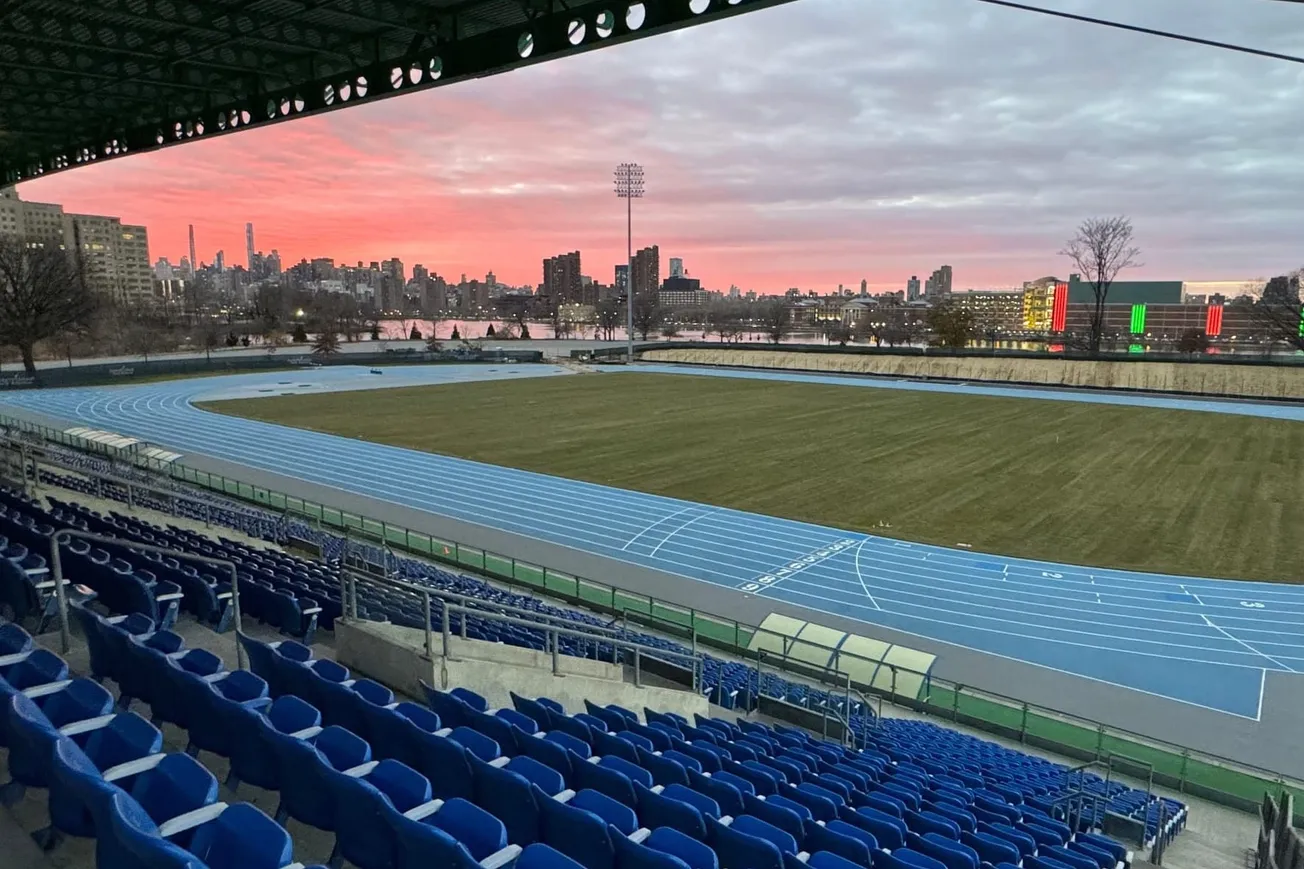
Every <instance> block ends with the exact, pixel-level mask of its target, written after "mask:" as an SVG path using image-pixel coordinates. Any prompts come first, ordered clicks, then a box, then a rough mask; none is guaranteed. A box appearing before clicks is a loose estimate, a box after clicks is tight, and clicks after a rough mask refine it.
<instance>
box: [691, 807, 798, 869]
mask: <svg viewBox="0 0 1304 869" xmlns="http://www.w3.org/2000/svg"><path fill="white" fill-rule="evenodd" d="M744 817H745V816H744ZM706 824H707V827H708V837H709V838H708V841H709V842H710V843H711V847H712V848H714V849H715V853H716V854H717V855H719V857H720V865H722V866H746V867H748V869H782V867H783V854H782V852H780V851H779V848H778V846H776V845H775V844H774V843H773V842H771V841H770V840H768V839H763V838H760V837H758V836H753V835H750V834H748V833H745V832H743V831H742V830H740V829H738V828H737V827H738V823H737V819H735V820H734V823H733V824H731V825H730V826H727V827H726V826H724V825H723V824H721V823H720V822H719V821H716V820H715V819H713V818H712V819H709V820H707V822H706Z"/></svg>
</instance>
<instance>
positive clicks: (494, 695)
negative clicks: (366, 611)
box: [335, 619, 709, 719]
mask: <svg viewBox="0 0 1304 869" xmlns="http://www.w3.org/2000/svg"><path fill="white" fill-rule="evenodd" d="M439 651H440V643H439V641H438V638H437V639H436V646H435V653H436V654H435V658H434V660H426V659H425V658H424V657H423V655H424V653H425V634H424V633H422V632H421V631H420V630H417V629H415V628H403V627H398V626H396V625H391V624H383V623H378V622H355V621H345V620H344V619H337V620H336V622H335V657H336V659H337V660H338V661H339V662H340V663H341V664H344V665H345V666H347V667H349V669H351V670H356V671H357V672H359V673H363V674H365V675H367V676H369V677H371V678H372V679H375V680H376V681H378V682H382V683H384V684H386V685H388V686H390V687H391V688H394V689H395V690H397V691H402V692H403V693H405V694H408V695H410V696H412V697H418V698H420V697H422V696H423V695H422V691H421V682H425V683H426V684H427V685H433V686H434V687H436V688H440V689H443V690H447V689H449V688H454V687H458V686H460V687H463V688H467V689H469V690H471V691H474V692H475V693H477V694H479V695H480V696H482V697H484V698H485V699H486V700H488V701H489V706H490V707H491V708H498V707H504V706H506V707H510V706H511V705H512V700H511V696H510V695H511V694H512V693H515V694H518V695H521V696H524V697H539V696H545V697H551V698H552V699H554V700H556V701H557V702H559V703H561V704H562V706H564V707H565V708H566V711H567V712H571V713H574V712H582V711H584V701H585V700H590V701H592V702H594V703H597V704H598V705H600V706H605V705H606V704H608V703H618V704H620V705H621V706H624V707H625V708H626V709H633V710H635V711H638V710H641V709H642V708H643V707H644V706H647V707H649V708H652V709H656V710H658V711H661V712H677V713H679V714H680V715H683V716H684V717H686V718H689V719H691V718H692V715H693V713H695V712H696V713H700V714H702V715H708V714H709V705H708V704H707V701H706V698H705V697H701V696H698V695H696V694H694V693H693V692H691V691H679V690H675V689H673V688H659V687H650V686H643V687H636V686H634V685H632V684H630V683H628V682H625V681H624V668H623V667H620V666H618V665H613V664H604V663H602V662H600V661H591V660H588V659H585V658H576V657H572V656H570V655H562V656H560V657H559V658H558V665H559V669H560V670H561V675H555V674H553V672H552V656H551V655H546V654H544V653H542V652H535V651H533V650H531V649H523V648H519V647H517V646H507V645H503V644H501V643H488V642H484V641H481V640H463V639H461V638H460V637H455V638H453V641H452V643H450V646H449V658H448V659H447V660H445V659H444V658H442V657H440V656H439Z"/></svg>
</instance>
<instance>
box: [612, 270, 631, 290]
mask: <svg viewBox="0 0 1304 869" xmlns="http://www.w3.org/2000/svg"><path fill="white" fill-rule="evenodd" d="M612 285H613V286H614V287H615V288H616V294H617V295H620V296H623V295H625V291H626V290H627V289H629V263H621V264H620V265H618V266H616V275H615V278H614V280H613V282H612Z"/></svg>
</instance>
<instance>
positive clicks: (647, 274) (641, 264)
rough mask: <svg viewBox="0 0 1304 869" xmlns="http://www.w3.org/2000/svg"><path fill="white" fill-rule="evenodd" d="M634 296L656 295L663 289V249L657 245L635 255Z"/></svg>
mask: <svg viewBox="0 0 1304 869" xmlns="http://www.w3.org/2000/svg"><path fill="white" fill-rule="evenodd" d="M631 277H632V281H631V283H632V284H633V288H634V295H636V296H637V295H641V294H643V293H656V292H657V291H658V290H660V289H661V249H660V248H659V247H657V246H656V245H655V244H654V245H652V246H651V247H645V248H643V249H642V250H640V251H638V252H637V253H635V254H634V274H633V275H632V276H631Z"/></svg>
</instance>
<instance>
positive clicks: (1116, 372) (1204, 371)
mask: <svg viewBox="0 0 1304 869" xmlns="http://www.w3.org/2000/svg"><path fill="white" fill-rule="evenodd" d="M641 356H642V358H643V359H644V360H646V361H648V362H686V363H695V364H699V365H728V366H735V367H740V368H788V369H796V370H807V371H830V372H842V373H846V374H876V375H881V376H884V377H907V378H945V379H953V380H979V381H992V382H998V383H1027V384H1039V385H1046V386H1069V387H1088V388H1095V389H1131V390H1138V391H1143V392H1184V393H1194V394H1201V395H1219V396H1242V397H1252V398H1295V399H1304V366H1295V365H1292V366H1280V365H1232V364H1227V365H1220V364H1217V363H1208V362H1201V363H1183V362H1119V361H1110V360H1082V359H1055V358H1047V359H1011V358H1002V357H981V356H972V357H970V356H966V357H948V356H891V355H885V354H862V353H797V352H792V351H785V350H737V349H728V348H723V347H722V348H720V349H718V350H717V349H714V348H712V349H707V348H683V349H665V350H645V351H644V352H643V353H642V354H641Z"/></svg>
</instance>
